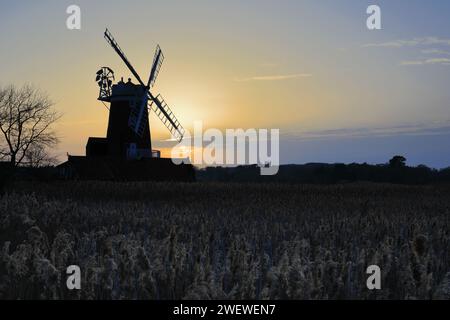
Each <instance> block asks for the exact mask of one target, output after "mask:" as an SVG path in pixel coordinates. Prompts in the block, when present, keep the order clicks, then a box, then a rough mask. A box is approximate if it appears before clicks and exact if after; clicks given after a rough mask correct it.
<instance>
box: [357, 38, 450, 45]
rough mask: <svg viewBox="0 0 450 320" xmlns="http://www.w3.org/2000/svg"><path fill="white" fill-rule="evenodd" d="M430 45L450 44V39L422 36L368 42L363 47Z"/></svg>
mask: <svg viewBox="0 0 450 320" xmlns="http://www.w3.org/2000/svg"><path fill="white" fill-rule="evenodd" d="M430 45H444V46H450V39H442V38H439V37H422V38H413V39H409V40H393V41H388V42H380V43H368V44H364V45H363V47H365V48H368V47H386V48H402V47H416V46H430Z"/></svg>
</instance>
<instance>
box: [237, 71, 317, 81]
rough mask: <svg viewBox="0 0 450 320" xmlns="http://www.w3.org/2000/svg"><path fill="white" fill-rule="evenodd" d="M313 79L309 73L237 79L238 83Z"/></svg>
mask: <svg viewBox="0 0 450 320" xmlns="http://www.w3.org/2000/svg"><path fill="white" fill-rule="evenodd" d="M308 77H312V74H309V73H296V74H282V75H269V76H255V77H249V78H237V79H235V81H237V82H247V81H282V80H290V79H298V78H308Z"/></svg>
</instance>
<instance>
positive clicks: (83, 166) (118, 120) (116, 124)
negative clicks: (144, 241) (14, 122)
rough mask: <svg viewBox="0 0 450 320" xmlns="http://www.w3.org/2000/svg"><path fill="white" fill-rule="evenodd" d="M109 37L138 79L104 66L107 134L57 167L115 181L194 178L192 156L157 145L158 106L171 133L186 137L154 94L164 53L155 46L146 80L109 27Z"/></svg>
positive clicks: (100, 78)
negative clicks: (152, 121) (152, 120)
mask: <svg viewBox="0 0 450 320" xmlns="http://www.w3.org/2000/svg"><path fill="white" fill-rule="evenodd" d="M104 36H105V39H106V40H107V41H108V43H109V44H110V45H111V46H112V47H113V49H114V50H115V51H116V52H117V54H118V55H119V56H120V58H121V59H122V60H123V62H125V65H126V66H127V67H128V69H130V71H131V73H132V74H133V75H134V77H135V78H136V79H137V81H138V83H137V84H134V83H132V82H131V79H128V82H126V83H125V82H124V81H123V78H122V80H120V81H119V82H117V83H115V84H113V82H114V81H115V77H114V72H113V70H112V69H110V68H108V67H102V68H101V69H100V70H99V71H98V72H97V75H96V78H95V81H96V82H97V83H98V85H99V87H100V93H99V96H98V100H100V101H102V102H103V103H104V104H106V103H107V102H108V103H109V104H110V105H109V108H108V109H109V119H108V131H107V135H106V137H89V139H88V142H87V144H86V156H77V155H69V154H68V155H67V157H68V159H67V161H66V162H64V163H62V164H60V165H59V166H58V172H59V174H60V176H61V177H62V178H64V179H86V180H116V181H148V180H170V181H194V180H195V170H194V167H193V166H192V164H190V163H189V159H187V158H186V159H177V160H178V161H174V159H172V158H162V157H161V156H160V152H159V151H154V150H152V143H151V138H150V125H149V119H148V114H149V111H151V110H153V111H154V112H155V114H156V115H157V116H158V117H159V119H160V120H161V121H162V122H163V123H164V125H165V126H166V127H167V128H168V129H169V131H170V133H171V134H172V136H173V137H174V138H175V139H176V140H178V141H181V139H183V135H184V129H183V127H182V126H181V124H180V122H179V121H178V120H177V118H176V117H175V115H174V114H173V112H172V111H171V110H170V108H169V106H168V105H167V104H166V103H165V102H164V99H163V98H162V97H161V95H159V94H158V95H156V96H155V95H153V93H152V92H150V88H151V87H153V85H154V83H155V81H156V78H157V76H158V73H159V71H160V69H161V64H162V62H163V60H164V55H163V53H162V51H161V48H160V47H159V46H157V47H156V53H155V57H154V59H153V64H152V68H151V70H150V76H149V78H148V81H147V83H144V82H143V81H142V79H141V77H140V76H139V74H138V73H137V72H136V70H135V69H134V67H133V66H132V65H131V63H130V62H129V61H128V59H127V57H126V56H125V53H124V52H123V51H122V49H120V47H119V45H118V44H117V42H116V41H115V40H114V38H113V36H112V35H111V33H110V32H109V31H108V29H106V31H105V33H104Z"/></svg>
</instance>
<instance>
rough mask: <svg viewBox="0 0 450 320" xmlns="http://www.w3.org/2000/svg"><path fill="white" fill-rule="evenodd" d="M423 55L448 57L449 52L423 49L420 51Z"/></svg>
mask: <svg viewBox="0 0 450 320" xmlns="http://www.w3.org/2000/svg"><path fill="white" fill-rule="evenodd" d="M422 53H423V54H441V55H447V56H450V51H445V50H439V49H424V50H422Z"/></svg>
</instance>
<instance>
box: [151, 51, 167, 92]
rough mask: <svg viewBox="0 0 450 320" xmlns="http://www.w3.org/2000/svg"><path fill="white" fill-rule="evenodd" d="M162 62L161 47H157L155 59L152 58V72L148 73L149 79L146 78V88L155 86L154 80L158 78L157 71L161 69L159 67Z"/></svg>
mask: <svg viewBox="0 0 450 320" xmlns="http://www.w3.org/2000/svg"><path fill="white" fill-rule="evenodd" d="M163 61H164V55H163V53H162V50H161V47H160V46H159V45H158V46H157V47H156V51H155V57H154V58H153V65H152V70H151V71H150V77H149V78H148V83H147V87H148V88H150V87H153V85H154V84H155V81H156V78H157V77H158V74H159V70H160V69H161V65H162V63H163Z"/></svg>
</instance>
